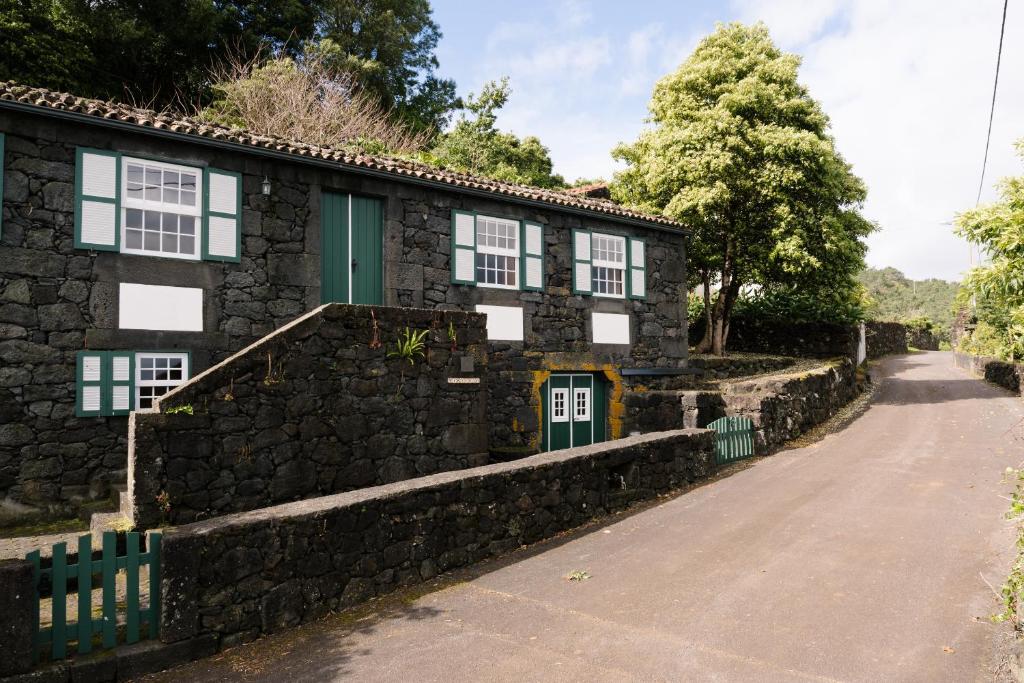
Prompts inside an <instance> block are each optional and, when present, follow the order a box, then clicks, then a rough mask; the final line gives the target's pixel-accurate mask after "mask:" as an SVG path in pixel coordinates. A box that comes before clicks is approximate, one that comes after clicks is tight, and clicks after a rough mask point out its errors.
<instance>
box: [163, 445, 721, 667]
mask: <svg viewBox="0 0 1024 683" xmlns="http://www.w3.org/2000/svg"><path fill="white" fill-rule="evenodd" d="M713 436H714V435H713V433H712V432H709V431H705V430H680V431H675V432H666V433H661V434H650V435H645V436H639V437H630V438H627V439H623V440H620V441H616V442H609V443H602V444H596V445H593V446H586V447H583V448H575V449H567V450H562V451H556V452H553V453H545V454H543V455H537V456H533V457H530V458H526V459H523V460H519V461H516V462H511V463H500V464H495V465H488V466H486V467H478V468H474V469H470V470H463V471H459V472H447V473H442V474H435V475H431V476H429V477H423V478H420V479H413V480H410V481H404V482H399V483H395V484H389V485H387V486H381V487H377V488H371V489H362V490H359V491H352V492H348V493H341V494H337V495H333V496H327V497H323V498H314V499H310V500H304V501H300V502H295V503H288V504H286V505H280V506H277V507H272V508H264V509H261V510H255V511H253V512H249V513H245V514H238V515H228V516H225V517H219V518H216V519H211V520H208V521H205V522H198V523H196V524H191V525H188V526H183V527H178V528H174V529H169V530H167V532H166V533H165V535H164V538H163V552H162V554H163V557H164V558H165V559H164V561H163V572H164V574H163V593H162V603H163V614H162V623H161V628H160V637H161V639H162V640H164V641H165V642H175V641H179V640H186V639H190V638H194V637H196V636H198V635H200V634H208V633H213V634H217V635H218V636H219V637H220V644H221V647H229V646H231V645H233V644H235V643H238V642H241V641H247V640H252V639H254V638H257V637H259V636H260V635H263V634H266V633H273V632H275V631H280V630H282V629H285V628H288V627H291V626H294V625H296V624H299V623H302V622H305V621H309V620H311V619H316V618H317V617H320V616H323V615H326V614H327V613H329V612H331V611H334V610H338V609H343V608H345V607H349V606H352V605H355V604H358V603H361V602H364V601H366V600H368V599H370V598H372V597H373V596H375V595H380V594H383V593H386V592H388V591H391V590H393V589H395V588H398V587H401V586H408V585H412V584H416V583H419V582H421V581H426V580H428V579H430V578H432V577H433V576H435V575H436V574H438V573H439V572H443V571H448V570H451V569H455V568H457V567H461V566H465V565H468V564H471V563H474V562H479V561H481V560H484V559H486V558H489V557H494V556H496V555H500V554H502V553H506V552H508V551H510V550H513V549H515V548H518V547H519V546H521V545H523V544H526V543H532V542H535V541H539V540H541V539H544V538H549V537H551V536H553V535H555V534H557V533H559V532H562V531H565V530H567V529H571V528H573V527H576V526H579V525H580V524H583V523H584V522H586V521H588V520H591V519H593V518H595V517H599V516H602V515H605V514H608V513H609V512H613V511H616V510H621V509H623V508H624V507H626V506H627V505H628V504H629V503H631V502H633V501H637V500H643V499H648V498H652V497H654V496H656V495H658V494H660V493H664V492H667V491H670V490H672V489H674V488H678V487H680V486H683V485H685V484H687V483H689V482H693V481H696V480H698V479H701V478H703V477H706V476H707V475H708V474H710V473H711V472H712V471H713V468H714V442H713Z"/></svg>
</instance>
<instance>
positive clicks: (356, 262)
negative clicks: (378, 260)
mask: <svg viewBox="0 0 1024 683" xmlns="http://www.w3.org/2000/svg"><path fill="white" fill-rule="evenodd" d="M358 265H359V261H356V260H355V259H352V270H355V269H356V266H358Z"/></svg>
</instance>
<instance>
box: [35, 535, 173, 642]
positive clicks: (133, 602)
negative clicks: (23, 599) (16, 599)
mask: <svg viewBox="0 0 1024 683" xmlns="http://www.w3.org/2000/svg"><path fill="white" fill-rule="evenodd" d="M125 540H126V552H125V554H124V555H118V553H117V533H116V532H114V531H106V532H104V533H103V552H102V553H101V557H100V559H98V560H94V559H92V536H91V535H89V534H86V535H84V536H80V537H79V538H78V561H77V562H76V563H74V564H68V556H67V543H63V542H62V543H55V544H54V545H53V555H52V557H53V561H52V564H51V565H50V567H47V568H44V567H42V562H41V559H40V555H39V551H38V550H33V551H32V552H30V553H28V554H27V555H26V556H25V559H27V560H28V561H29V562H31V563H32V565H33V566H34V567H35V587H36V600H35V602H34V604H35V609H34V610H33V615H34V620H33V621H34V633H35V658H36V661H38V660H39V658H40V655H41V654H42V653H43V652H44V651H45V650H46V649H49V651H50V656H51V658H52V659H54V660H58V659H63V658H64V657H66V656H67V649H68V648H67V646H68V642H69V641H76V642H77V644H78V652H79V654H86V653H88V652H91V651H92V649H93V646H94V643H93V636H94V635H97V634H101V635H102V637H101V638H100V639H99V642H98V643H96V645H98V646H99V647H100V648H103V649H108V648H113V647H115V646H117V644H118V640H119V638H118V631H119V629H118V618H117V617H118V609H117V575H118V572H120V571H122V570H123V571H124V572H125V605H124V629H123V640H124V642H125V643H136V642H138V641H139V635H140V631H141V628H140V627H141V626H142V625H143V624H145V625H146V627H147V628H146V633H147V635H148V636H149V637H150V638H156V637H157V636H158V635H159V632H158V631H159V627H160V534H158V533H152V534H149V537H148V540H147V543H148V548H147V549H146V552H140V551H139V540H140V534H138V533H137V532H130V533H128V534H127V535H126V539H125ZM145 566H148V567H149V606H148V607H146V608H140V607H139V588H140V580H139V569H140V567H145ZM96 577H99V578H100V582H99V586H96V581H95V578H96ZM44 578H48V579H49V581H50V584H51V585H52V587H53V590H52V603H51V615H52V619H51V625H50V626H49V627H47V628H41V624H40V618H39V613H40V605H41V603H42V601H43V600H45V598H44V597H43V595H42V591H41V590H40V588H41V585H42V583H43V579H44ZM72 580H77V584H78V585H77V595H78V614H77V620H76V621H74V622H70V623H69V622H68V614H67V612H68V602H67V599H68V583H69V582H70V581H72ZM97 587H98V588H100V589H101V590H102V591H103V594H102V614H101V616H100V617H99V618H95V617H94V616H93V606H92V594H93V590H94V588H97Z"/></svg>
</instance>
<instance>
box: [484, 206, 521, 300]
mask: <svg viewBox="0 0 1024 683" xmlns="http://www.w3.org/2000/svg"><path fill="white" fill-rule="evenodd" d="M518 278H519V222H518V221H510V220H505V219H502V218H490V217H488V216H478V217H477V219H476V283H477V284H478V285H482V286H485V287H502V288H505V289H518V287H519V279H518Z"/></svg>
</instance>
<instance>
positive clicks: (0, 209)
mask: <svg viewBox="0 0 1024 683" xmlns="http://www.w3.org/2000/svg"><path fill="white" fill-rule="evenodd" d="M3 236H4V134H3V133H0V237H3Z"/></svg>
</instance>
